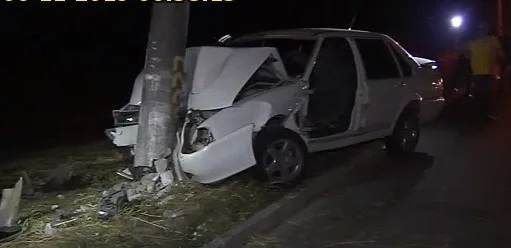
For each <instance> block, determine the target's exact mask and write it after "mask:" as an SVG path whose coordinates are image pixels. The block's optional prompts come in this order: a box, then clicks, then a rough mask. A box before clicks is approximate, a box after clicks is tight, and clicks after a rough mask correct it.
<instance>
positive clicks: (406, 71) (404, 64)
mask: <svg viewBox="0 0 511 248" xmlns="http://www.w3.org/2000/svg"><path fill="white" fill-rule="evenodd" d="M389 46H390V49H391V50H392V52H394V55H396V59H397V62H398V63H399V67H401V70H402V71H403V76H404V77H411V76H412V74H413V70H412V66H410V63H408V61H407V60H406V58H404V57H403V53H402V52H399V51H398V48H397V47H396V46H393V45H391V44H389Z"/></svg>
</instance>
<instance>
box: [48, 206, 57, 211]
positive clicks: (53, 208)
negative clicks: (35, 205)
mask: <svg viewBox="0 0 511 248" xmlns="http://www.w3.org/2000/svg"><path fill="white" fill-rule="evenodd" d="M50 209H51V211H55V210H57V209H59V205H52V206H51V208H50Z"/></svg>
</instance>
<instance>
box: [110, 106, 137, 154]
mask: <svg viewBox="0 0 511 248" xmlns="http://www.w3.org/2000/svg"><path fill="white" fill-rule="evenodd" d="M139 115H140V106H139V105H130V104H127V105H125V106H124V107H122V108H121V109H119V110H114V111H112V116H113V120H114V128H110V129H107V130H105V135H106V136H107V137H108V138H109V139H110V140H111V141H112V142H113V143H114V144H115V145H116V146H119V147H125V146H129V147H131V146H134V145H135V144H136V142H137V140H136V139H137V131H138V117H139Z"/></svg>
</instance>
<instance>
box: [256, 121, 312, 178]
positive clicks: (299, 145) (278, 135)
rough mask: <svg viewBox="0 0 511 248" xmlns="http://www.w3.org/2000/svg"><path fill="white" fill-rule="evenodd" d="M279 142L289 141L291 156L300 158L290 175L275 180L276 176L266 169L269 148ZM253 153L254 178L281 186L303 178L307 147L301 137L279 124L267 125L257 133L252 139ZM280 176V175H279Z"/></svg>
mask: <svg viewBox="0 0 511 248" xmlns="http://www.w3.org/2000/svg"><path fill="white" fill-rule="evenodd" d="M279 142H289V143H288V145H289V146H290V147H291V148H290V149H292V150H293V152H291V154H292V155H291V156H296V159H299V160H300V163H299V164H297V167H296V169H295V168H290V169H292V173H290V174H291V176H289V177H288V178H286V179H285V180H276V177H277V176H275V177H273V176H270V175H269V172H268V171H267V168H268V166H267V165H268V156H269V149H270V148H271V147H272V146H273V145H278V144H279ZM254 155H255V158H256V162H257V164H256V165H255V166H254V168H253V175H254V177H255V179H258V180H263V181H268V182H270V183H274V184H279V185H283V186H292V185H295V184H296V183H298V182H299V181H300V180H302V179H303V177H304V175H305V168H306V163H307V147H306V145H305V142H304V141H303V140H302V138H301V137H300V136H299V135H298V134H296V133H295V132H293V131H291V130H289V129H286V128H284V127H281V126H269V127H267V128H264V129H263V130H261V131H260V132H259V133H257V135H256V137H255V139H254ZM281 177H282V176H281Z"/></svg>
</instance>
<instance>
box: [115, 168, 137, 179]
mask: <svg viewBox="0 0 511 248" xmlns="http://www.w3.org/2000/svg"><path fill="white" fill-rule="evenodd" d="M116 174H117V175H119V176H121V177H123V178H126V179H128V180H133V175H132V174H131V171H130V169H129V168H126V169H124V170H119V171H117V172H116Z"/></svg>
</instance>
